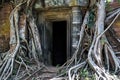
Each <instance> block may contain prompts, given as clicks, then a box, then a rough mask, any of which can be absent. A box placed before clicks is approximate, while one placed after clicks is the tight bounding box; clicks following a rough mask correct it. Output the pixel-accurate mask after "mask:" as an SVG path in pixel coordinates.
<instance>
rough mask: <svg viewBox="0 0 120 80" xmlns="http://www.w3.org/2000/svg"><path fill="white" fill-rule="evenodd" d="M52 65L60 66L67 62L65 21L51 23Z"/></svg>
mask: <svg viewBox="0 0 120 80" xmlns="http://www.w3.org/2000/svg"><path fill="white" fill-rule="evenodd" d="M52 30H53V35H52V36H53V38H52V39H53V40H52V41H53V42H52V43H53V44H52V46H53V48H52V51H53V53H52V65H53V66H57V65H59V66H61V65H63V64H64V63H65V62H66V60H67V43H66V42H67V21H55V22H52Z"/></svg>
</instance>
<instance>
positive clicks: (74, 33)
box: [72, 7, 82, 53]
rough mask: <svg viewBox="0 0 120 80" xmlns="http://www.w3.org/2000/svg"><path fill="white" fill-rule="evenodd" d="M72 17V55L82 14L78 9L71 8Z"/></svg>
mask: <svg viewBox="0 0 120 80" xmlns="http://www.w3.org/2000/svg"><path fill="white" fill-rule="evenodd" d="M72 17H73V19H72V53H74V51H75V50H76V48H77V45H78V40H79V32H80V26H81V22H82V14H81V10H80V8H79V7H72Z"/></svg>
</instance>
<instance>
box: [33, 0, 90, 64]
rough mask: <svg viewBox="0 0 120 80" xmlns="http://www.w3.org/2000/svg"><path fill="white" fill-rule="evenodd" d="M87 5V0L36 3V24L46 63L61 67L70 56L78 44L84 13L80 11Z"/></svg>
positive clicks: (49, 0) (57, 0)
mask: <svg viewBox="0 0 120 80" xmlns="http://www.w3.org/2000/svg"><path fill="white" fill-rule="evenodd" d="M87 3H88V2H87V0H86V1H84V0H45V1H44V4H43V3H40V2H36V4H35V6H34V7H35V10H36V12H37V14H39V16H38V19H37V21H38V22H37V23H38V27H39V30H40V36H41V40H42V48H43V53H44V54H45V55H44V57H45V61H46V62H47V63H49V64H51V65H53V66H56V65H57V64H60V65H62V64H63V63H65V62H66V60H67V59H69V58H70V57H71V56H72V54H73V52H74V51H75V49H76V47H77V44H78V39H79V29H80V25H81V22H82V15H83V12H84V11H83V10H82V9H83V8H85V7H86V6H87ZM46 54H47V56H46ZM51 59H52V60H51Z"/></svg>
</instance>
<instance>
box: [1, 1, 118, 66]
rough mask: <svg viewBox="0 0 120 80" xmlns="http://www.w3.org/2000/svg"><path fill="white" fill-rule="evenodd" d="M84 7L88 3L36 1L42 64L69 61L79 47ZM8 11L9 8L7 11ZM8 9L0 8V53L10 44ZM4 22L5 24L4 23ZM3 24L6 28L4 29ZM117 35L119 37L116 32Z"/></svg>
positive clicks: (58, 63)
mask: <svg viewBox="0 0 120 80" xmlns="http://www.w3.org/2000/svg"><path fill="white" fill-rule="evenodd" d="M9 1H10V0H8V2H9ZM87 6H88V0H36V2H35V4H34V12H35V14H37V16H35V19H36V22H37V27H38V29H39V34H40V38H41V46H42V50H43V57H44V61H45V63H47V64H49V65H53V66H56V65H62V64H64V63H65V62H66V61H67V60H68V59H69V58H71V56H72V55H73V53H74V51H75V50H76V48H77V45H78V39H79V30H80V25H81V23H82V21H83V17H82V16H83V15H84V11H85V9H86V8H87ZM7 8H9V9H8V10H6V9H7ZM11 10H12V5H4V6H3V8H0V11H1V12H0V43H2V44H1V45H0V52H5V51H7V50H9V47H6V45H7V46H8V45H9V37H10V36H9V33H10V32H9V26H10V25H9V22H8V19H9V18H8V17H9V16H8V15H10V11H11ZM4 15H6V16H7V17H6V16H4ZM3 18H4V19H3ZM5 21H6V24H3V23H2V22H5ZM4 25H7V26H6V27H7V28H5V27H4ZM118 25H119V24H118ZM4 28H5V29H4ZM115 29H116V28H115ZM1 30H2V32H1ZM4 32H5V34H4ZM116 32H118V34H119V31H117V29H116ZM6 49H7V50H6Z"/></svg>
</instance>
